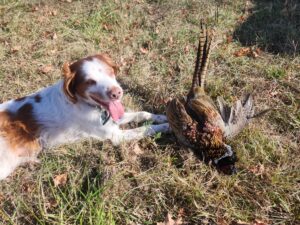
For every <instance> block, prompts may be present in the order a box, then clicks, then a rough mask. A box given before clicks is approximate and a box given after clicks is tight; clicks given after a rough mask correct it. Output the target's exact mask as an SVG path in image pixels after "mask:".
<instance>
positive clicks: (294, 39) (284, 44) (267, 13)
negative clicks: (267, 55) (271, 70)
mask: <svg viewBox="0 0 300 225" xmlns="http://www.w3.org/2000/svg"><path fill="white" fill-rule="evenodd" d="M253 3H254V7H253V8H250V9H245V11H246V13H250V15H249V17H248V18H247V20H246V21H245V22H243V23H242V24H241V25H240V26H239V27H238V28H237V29H236V30H235V32H234V35H233V36H234V38H235V39H237V40H239V41H240V42H241V43H242V44H243V45H245V46H252V45H257V46H259V47H261V48H262V49H264V50H265V51H268V52H271V53H274V54H278V53H279V54H289V55H295V54H299V52H300V1H299V0H253Z"/></svg>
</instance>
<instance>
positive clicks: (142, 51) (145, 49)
mask: <svg viewBox="0 0 300 225" xmlns="http://www.w3.org/2000/svg"><path fill="white" fill-rule="evenodd" d="M140 51H141V53H143V54H147V53H148V52H149V50H148V49H147V48H143V47H141V48H140Z"/></svg>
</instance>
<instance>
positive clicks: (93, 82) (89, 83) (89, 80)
mask: <svg viewBox="0 0 300 225" xmlns="http://www.w3.org/2000/svg"><path fill="white" fill-rule="evenodd" d="M85 83H86V84H87V85H95V84H96V81H94V80H92V79H88V80H87V81H86V82H85Z"/></svg>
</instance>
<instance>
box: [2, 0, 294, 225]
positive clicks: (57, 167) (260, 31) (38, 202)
mask: <svg viewBox="0 0 300 225" xmlns="http://www.w3.org/2000/svg"><path fill="white" fill-rule="evenodd" d="M288 2H289V3H288V4H289V5H284V4H283V3H282V1H272V3H270V2H269V1H251V2H250V1H245V0H234V1H223V3H222V4H221V6H220V15H219V24H218V28H217V38H216V42H217V43H218V45H217V47H215V48H214V50H213V53H212V59H211V63H210V68H209V76H208V80H207V90H208V92H209V93H210V95H211V96H212V97H213V98H216V97H217V96H219V95H222V96H224V98H225V99H226V100H228V101H234V100H236V99H237V98H238V97H239V96H241V94H242V93H244V92H246V91H251V92H253V94H254V96H255V103H256V106H257V109H264V108H266V107H270V108H272V109H273V110H272V111H271V112H270V113H269V114H267V115H266V116H264V117H263V118H260V119H257V120H255V121H253V123H252V124H251V125H250V126H249V127H248V128H247V129H245V131H244V132H243V133H242V134H241V135H239V137H237V138H236V139H235V140H233V141H232V143H231V144H232V146H233V147H234V148H235V150H236V151H237V154H238V157H239V159H240V160H239V162H238V167H239V171H240V172H239V173H238V174H237V175H235V176H230V177H229V176H223V175H220V174H218V173H217V172H216V171H215V170H214V169H212V168H210V167H209V166H207V165H204V164H203V163H202V162H201V161H199V160H198V159H197V158H196V157H195V156H194V155H193V154H192V153H191V152H190V151H189V150H188V149H186V148H185V147H182V146H179V145H178V144H177V143H176V139H175V138H174V137H173V136H172V135H157V136H156V137H154V138H146V139H144V140H141V141H139V142H132V143H124V144H122V145H121V146H119V147H112V146H111V144H110V143H109V142H103V143H102V142H97V141H94V140H85V141H83V142H80V143H75V144H71V145H67V146H61V147H59V148H55V149H50V150H47V151H45V152H43V153H42V154H41V155H40V157H39V158H40V159H41V161H42V163H41V164H39V165H26V166H23V167H21V168H19V169H18V170H17V171H16V172H15V173H14V174H13V175H12V176H11V177H9V178H8V179H7V180H5V181H2V182H1V183H0V224H109V225H110V224H156V222H159V221H163V220H164V218H165V216H166V214H167V213H168V212H170V213H172V214H173V215H174V216H175V217H176V216H177V215H178V213H179V211H181V210H182V209H183V212H184V213H183V220H184V221H185V222H186V223H187V224H224V221H225V222H226V223H225V224H238V223H241V221H244V222H247V223H254V222H255V221H257V220H261V221H264V222H265V223H268V224H297V222H299V221H300V207H299V205H300V196H299V182H300V174H299V167H300V159H299V144H300V143H299V136H300V113H299V109H300V108H299V103H300V98H299V93H300V91H299V85H300V77H299V65H300V57H299V48H298V47H295V46H297V45H298V43H299V41H300V39H299V29H297V27H298V24H297V23H298V22H299V20H297V18H298V17H299V16H300V14H299V6H298V5H296V1H288ZM294 6H295V7H294ZM214 10H215V2H214V1H204V0H203V1H193V0H187V1H183V0H175V1H165V0H156V1H152V0H124V1H118V0H114V1H109V0H101V1H89V0H87V1H72V2H71V3H69V2H67V1H54V0H51V1H35V0H34V1H23V0H2V1H1V5H0V14H1V20H0V24H1V29H0V33H1V37H0V59H1V64H0V101H5V100H8V99H11V98H17V97H20V96H24V95H27V94H29V93H32V92H34V91H36V90H38V89H40V88H42V87H45V86H48V85H50V84H52V83H55V82H56V81H57V80H58V79H60V77H61V73H60V68H61V66H62V64H63V62H64V61H72V60H76V59H78V58H80V57H82V56H86V55H90V54H94V53H97V52H107V53H109V54H110V55H111V56H112V57H113V58H114V59H115V60H116V61H117V63H118V64H119V65H120V73H119V74H120V75H118V79H119V80H120V81H121V83H122V84H123V86H124V87H125V89H126V93H127V94H126V96H125V98H124V103H125V105H126V106H127V107H128V108H130V109H133V110H138V109H144V110H148V111H151V112H160V113H163V112H164V109H165V108H164V106H165V101H166V100H167V99H168V98H169V97H173V96H178V95H180V94H184V93H186V91H187V89H188V87H189V85H190V82H191V79H190V77H191V74H192V72H193V64H194V59H195V48H196V44H197V43H196V42H197V41H196V40H197V35H198V33H199V28H198V26H197V25H198V21H199V18H200V16H205V15H209V16H213V14H214ZM281 12H282V13H283V14H280V13H281ZM279 15H281V16H280V17H279ZM297 21H298V22H297ZM269 28H272V29H269ZM275 28H276V29H275ZM277 29H278V30H279V31H280V32H278V33H276V31H277ZM230 36H233V39H232V40H231V41H228V40H229V38H228V37H230ZM249 45H250V46H254V47H260V48H261V50H262V53H261V54H260V56H259V57H258V58H251V57H247V56H245V57H235V56H234V52H236V51H237V50H239V49H241V48H243V47H244V46H249ZM141 49H142V51H141ZM47 65H48V66H49V65H50V66H51V71H50V72H49V73H46V74H45V73H42V72H41V68H42V67H44V66H47ZM59 174H67V176H68V179H67V183H66V184H65V185H62V186H59V187H56V186H55V185H54V182H53V179H54V178H55V176H56V175H59Z"/></svg>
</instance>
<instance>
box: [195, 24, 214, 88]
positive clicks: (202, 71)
mask: <svg viewBox="0 0 300 225" xmlns="http://www.w3.org/2000/svg"><path fill="white" fill-rule="evenodd" d="M212 36H213V31H212V30H208V29H207V27H206V28H205V29H203V32H202V33H201V36H200V41H202V46H203V47H202V54H201V56H202V58H201V63H199V66H198V69H197V71H195V73H196V76H197V78H198V83H199V85H200V87H202V88H204V84H205V79H206V74H207V67H208V63H209V57H210V47H211V42H212ZM200 41H199V42H200Z"/></svg>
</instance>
